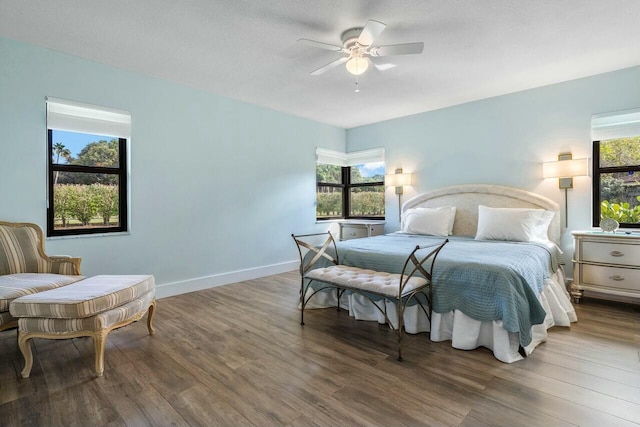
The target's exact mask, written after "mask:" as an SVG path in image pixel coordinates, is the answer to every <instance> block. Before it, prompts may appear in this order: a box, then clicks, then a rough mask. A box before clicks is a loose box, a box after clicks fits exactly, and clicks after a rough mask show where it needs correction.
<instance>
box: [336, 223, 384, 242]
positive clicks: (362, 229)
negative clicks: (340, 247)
mask: <svg viewBox="0 0 640 427" xmlns="http://www.w3.org/2000/svg"><path fill="white" fill-rule="evenodd" d="M382 234H384V221H373V220H372V221H358V220H349V221H344V222H341V223H340V240H351V239H361V238H363V237H371V236H380V235H382Z"/></svg>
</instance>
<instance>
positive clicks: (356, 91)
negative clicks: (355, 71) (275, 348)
mask: <svg viewBox="0 0 640 427" xmlns="http://www.w3.org/2000/svg"><path fill="white" fill-rule="evenodd" d="M354 92H355V93H360V88H359V87H358V76H356V90H354Z"/></svg>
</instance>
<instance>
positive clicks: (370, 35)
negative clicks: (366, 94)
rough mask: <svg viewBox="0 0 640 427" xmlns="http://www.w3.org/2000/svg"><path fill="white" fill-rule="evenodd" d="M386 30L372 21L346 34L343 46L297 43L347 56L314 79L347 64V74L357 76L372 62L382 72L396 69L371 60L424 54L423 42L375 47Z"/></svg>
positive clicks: (327, 66) (318, 73)
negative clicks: (374, 43)
mask: <svg viewBox="0 0 640 427" xmlns="http://www.w3.org/2000/svg"><path fill="white" fill-rule="evenodd" d="M386 27H387V26H386V24H383V23H382V22H379V21H374V20H373V19H370V20H369V21H368V22H367V24H366V25H365V26H364V27H356V28H350V29H348V30H346V31H344V32H343V33H342V36H341V39H342V46H337V45H333V44H329V43H324V42H319V41H316V40H309V39H300V40H298V42H299V43H303V44H306V45H309V46H314V47H319V48H321V49H326V50H331V51H334V52H341V53H344V54H346V56H342V57H340V58H338V59H336V60H335V61H333V62H330V63H328V64H327V65H324V66H322V67H320V68H318V69H317V70H315V71H312V72H311V75H312V76H318V75H320V74H323V73H324V72H326V71H328V70H330V69H332V68H335V67H337V66H338V65H340V64H345V63H346V68H347V71H348V72H350V73H351V74H353V75H356V76H358V75H360V74H362V73H364V72H365V71H367V69H368V68H369V64H370V63H372V64H373V65H374V66H375V67H376V68H377V69H379V70H386V69H388V68H392V67H394V65H393V64H377V63H375V62H374V61H372V60H371V58H376V57H380V56H393V55H411V54H417V53H422V50H423V49H424V43H423V42H416V43H402V44H393V45H388V46H373V42H374V41H375V39H376V38H377V37H378V36H379V35H380V34H381V33H382V32H383V31H384V29H385V28H386Z"/></svg>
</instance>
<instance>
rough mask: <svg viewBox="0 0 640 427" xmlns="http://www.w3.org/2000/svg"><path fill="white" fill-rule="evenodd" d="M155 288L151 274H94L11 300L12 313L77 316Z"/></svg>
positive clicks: (122, 302)
mask: <svg viewBox="0 0 640 427" xmlns="http://www.w3.org/2000/svg"><path fill="white" fill-rule="evenodd" d="M154 288H155V282H154V278H153V276H149V275H144V276H141V275H136V276H108V275H105V276H95V277H90V278H88V279H84V280H81V281H79V282H76V283H73V284H71V285H68V286H65V287H62V288H57V289H52V290H50V291H47V292H41V293H37V294H32V295H27V296H24V297H22V298H19V299H17V300H14V301H13V303H11V315H12V316H14V317H41V318H55V319H81V318H85V317H91V316H94V315H96V314H98V313H102V312H103V311H108V310H111V309H113V308H116V307H120V306H122V305H124V304H126V303H128V302H130V301H133V300H135V299H138V298H140V297H141V296H142V295H144V294H146V293H147V292H149V291H150V290H152V289H154Z"/></svg>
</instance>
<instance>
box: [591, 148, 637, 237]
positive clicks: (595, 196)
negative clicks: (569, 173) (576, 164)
mask: <svg viewBox="0 0 640 427" xmlns="http://www.w3.org/2000/svg"><path fill="white" fill-rule="evenodd" d="M600 142H601V141H593V157H592V159H593V166H592V169H593V171H592V180H591V182H592V185H593V191H592V196H591V198H592V200H591V205H592V214H591V216H592V225H593V226H594V227H598V226H599V225H600V204H601V203H602V200H600V175H602V174H607V173H624V172H639V173H640V165H633V166H613V167H600ZM620 227H621V228H640V223H635V224H634V223H628V222H623V223H620Z"/></svg>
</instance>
